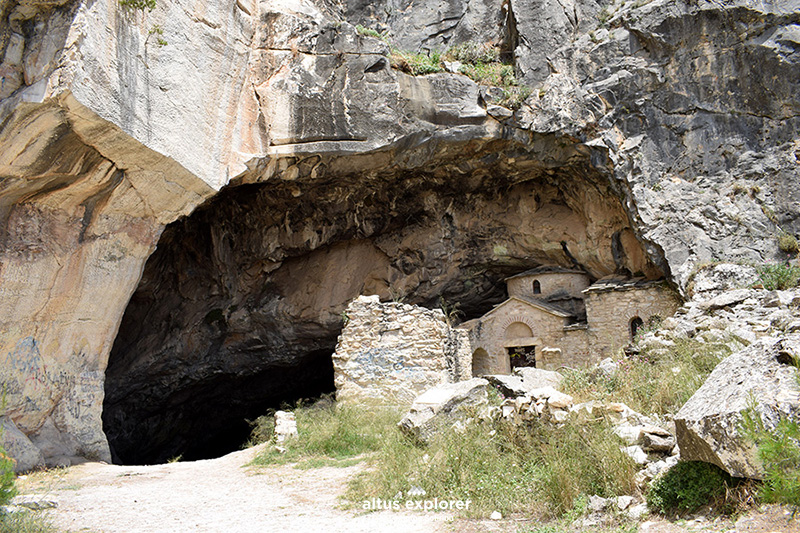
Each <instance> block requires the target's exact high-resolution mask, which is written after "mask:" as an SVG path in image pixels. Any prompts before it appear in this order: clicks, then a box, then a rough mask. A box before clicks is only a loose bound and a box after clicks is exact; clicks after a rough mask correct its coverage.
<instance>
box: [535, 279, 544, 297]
mask: <svg viewBox="0 0 800 533" xmlns="http://www.w3.org/2000/svg"><path fill="white" fill-rule="evenodd" d="M533 294H542V284H541V283H539V280H538V279H535V280H533Z"/></svg>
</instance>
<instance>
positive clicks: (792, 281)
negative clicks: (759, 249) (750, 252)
mask: <svg viewBox="0 0 800 533" xmlns="http://www.w3.org/2000/svg"><path fill="white" fill-rule="evenodd" d="M757 270H758V279H759V280H760V281H761V284H762V285H763V286H764V288H765V289H767V290H770V291H774V290H786V289H791V288H792V287H797V285H798V282H800V267H796V266H792V265H787V264H784V263H766V264H764V265H761V266H759V267H757Z"/></svg>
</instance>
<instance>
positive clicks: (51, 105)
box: [0, 0, 800, 463]
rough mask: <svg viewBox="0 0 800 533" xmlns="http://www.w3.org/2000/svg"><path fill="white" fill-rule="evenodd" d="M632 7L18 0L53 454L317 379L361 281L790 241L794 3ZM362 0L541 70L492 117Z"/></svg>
mask: <svg viewBox="0 0 800 533" xmlns="http://www.w3.org/2000/svg"><path fill="white" fill-rule="evenodd" d="M621 4H622V3H621V2H620V3H609V2H602V1H601V2H594V1H590V0H582V1H577V2H564V1H563V0H562V1H559V2H548V1H541V2H540V1H532V0H511V1H510V2H493V1H490V0H483V1H477V0H464V1H448V2H442V3H439V4H437V3H436V2H433V3H425V7H424V8H419V9H418V8H417V6H416V4H414V5H412V4H411V3H409V2H402V1H392V2H388V1H387V2H377V3H376V2H370V3H369V5H366V4H365V3H364V2H360V1H358V0H352V1H351V2H348V3H347V4H346V5H339V4H336V3H332V2H331V3H327V2H323V1H322V0H319V1H317V2H311V1H307V0H291V1H289V0H261V1H258V2H257V1H255V0H252V1H247V0H245V1H242V0H239V1H228V0H223V1H221V2H214V3H213V5H210V4H208V3H206V2H199V1H189V0H159V2H158V4H157V7H156V9H155V10H154V11H152V12H139V11H135V10H134V11H128V10H125V9H123V8H121V7H120V6H119V4H118V2H117V1H116V0H97V1H94V2H83V1H80V0H72V1H70V0H58V1H53V0H48V1H44V0H12V1H4V2H1V3H0V16H2V19H1V20H2V23H0V59H1V62H0V75H1V76H2V85H0V121H1V122H0V141H2V142H0V169H2V174H1V175H0V214H2V218H0V261H1V262H2V263H0V312H1V313H2V315H0V321H2V324H0V326H1V327H0V361H2V366H0V372H2V375H3V383H4V384H5V385H6V391H7V399H8V402H9V406H8V409H7V417H8V419H9V421H10V422H11V423H13V424H14V425H15V426H16V427H17V429H19V430H20V432H21V433H22V434H24V435H26V436H27V438H28V439H29V440H30V443H29V445H28V446H29V448H30V450H33V451H34V452H36V453H38V454H40V455H39V456H37V457H38V458H35V459H33V460H31V461H33V462H36V461H41V460H45V461H48V462H51V463H53V462H59V461H60V462H68V461H71V460H73V458H75V457H80V456H83V457H99V458H104V459H108V458H109V451H108V447H107V444H106V441H105V436H104V433H103V431H102V427H101V422H100V417H101V411H103V416H104V418H105V421H106V430H107V433H108V434H109V435H111V438H112V441H114V442H115V445H114V447H115V449H118V450H119V451H118V453H119V454H122V455H125V454H126V453H128V452H126V450H137V449H139V448H140V441H136V440H135V439H133V436H136V435H139V436H140V437H141V438H142V439H143V440H145V441H149V442H152V443H153V445H152V448H151V449H149V450H143V451H142V453H141V454H140V455H133V456H132V455H128V458H125V460H135V461H147V460H159V459H163V458H166V457H165V455H168V454H171V453H180V450H181V449H183V447H184V446H185V445H186V442H178V441H180V439H178V441H176V437H175V433H176V432H179V433H180V432H183V433H185V434H186V439H185V440H186V441H190V440H194V436H193V434H198V433H202V432H203V431H206V430H208V429H209V426H208V425H204V424H205V423H206V421H208V420H213V421H214V423H213V424H211V426H213V427H212V429H213V431H210V430H208V434H209V440H211V441H213V440H214V439H215V437H214V435H213V433H214V432H219V431H223V432H224V423H223V422H222V421H224V420H225V419H229V418H236V417H238V418H243V417H244V416H253V415H254V413H255V414H257V410H258V409H261V408H262V407H263V406H264V405H266V404H269V403H270V402H274V401H277V400H280V399H286V398H290V397H292V396H298V395H303V394H307V393H313V392H315V391H316V392H318V391H320V390H324V389H325V388H326V387H328V386H329V384H328V383H327V382H326V379H328V378H326V377H325V376H326V374H325V372H327V371H328V370H326V368H328V367H326V365H329V355H330V351H332V348H333V345H334V343H335V338H336V335H337V334H338V331H339V330H340V328H341V311H342V310H343V309H344V306H345V304H346V302H347V301H348V300H349V299H352V298H353V297H355V296H357V295H358V294H362V293H370V294H379V295H381V296H382V297H384V298H393V297H394V298H399V297H404V298H406V299H407V301H409V302H413V303H421V304H425V305H429V306H431V305H436V304H437V302H438V301H439V299H440V297H443V298H444V299H445V300H446V301H448V302H456V301H460V302H462V308H463V310H464V311H466V312H467V313H468V314H479V313H481V312H483V311H485V310H486V307H487V306H488V305H490V304H491V303H492V302H495V301H497V300H499V299H501V298H502V296H503V295H502V294H501V292H500V290H501V289H498V287H501V286H502V285H501V284H500V282H501V280H502V278H503V277H504V276H505V275H508V274H513V273H515V272H518V271H520V270H524V269H526V268H528V267H532V266H536V265H538V264H543V263H548V264H558V265H562V266H576V265H579V266H582V267H583V268H585V269H587V270H588V271H589V272H590V273H591V274H592V275H593V276H601V275H604V274H606V273H610V272H613V271H616V270H622V269H626V270H629V271H631V272H637V271H638V272H642V273H644V274H646V275H648V276H649V277H653V278H657V277H659V276H661V275H667V276H669V277H671V279H672V280H673V281H674V282H676V284H677V285H678V286H682V285H683V284H684V283H685V282H686V280H687V277H688V275H689V273H690V272H691V270H692V268H693V265H695V264H696V263H698V262H701V261H706V260H709V259H722V258H729V259H731V258H732V259H745V260H763V259H769V258H774V257H779V256H778V252H777V246H776V242H775V236H776V235H777V233H778V231H779V228H781V229H782V230H784V231H788V232H790V233H798V232H800V219H798V213H800V210H798V202H799V201H800V190H798V187H797V185H796V184H797V183H798V168H799V167H800V165H799V164H798V163H799V160H800V140H798V137H797V133H796V132H797V131H798V125H800V124H798V112H799V110H800V105H799V104H800V103H799V102H798V98H799V97H800V96H799V95H800V91H798V87H797V80H798V79H800V76H798V74H800V72H798V60H800V56H798V53H797V49H798V43H799V42H800V37H798V30H797V28H798V27H800V4H799V3H798V2H796V1H789V0H782V1H778V2H773V3H770V4H769V5H764V4H763V3H756V2H749V1H746V0H735V1H730V2H725V3H720V2H705V1H697V2H687V3H684V2H674V1H667V0H655V1H653V2H649V3H643V2H636V3H628V4H626V5H625V6H622V5H621ZM356 23H361V24H364V25H365V26H369V27H372V28H376V29H381V30H386V31H387V32H388V35H389V36H390V37H391V38H392V39H393V40H394V41H395V42H397V43H399V45H400V46H401V47H402V48H407V49H428V50H441V49H443V48H445V47H446V46H448V45H451V44H457V43H460V42H465V41H479V42H493V43H496V44H497V45H498V46H499V47H500V48H501V49H502V50H504V52H505V53H506V54H507V55H509V57H513V59H514V61H515V68H516V69H517V71H518V74H519V76H520V78H521V79H523V80H524V81H525V82H526V83H527V84H529V85H531V86H532V87H533V89H534V90H533V94H532V96H531V97H530V98H528V100H527V101H526V104H525V105H523V107H522V108H521V109H520V110H519V111H517V112H516V113H515V114H514V115H513V116H511V117H510V118H502V119H496V118H494V116H502V115H498V114H497V113H494V116H493V115H491V114H489V113H488V112H487V108H488V105H487V102H488V103H490V102H491V94H490V92H487V91H486V90H485V89H483V88H481V87H479V86H477V85H476V84H474V83H473V82H472V81H470V80H469V79H467V78H466V77H464V76H461V75H458V74H448V73H442V74H433V75H429V76H424V77H411V76H408V75H406V74H402V73H400V72H398V71H395V70H392V69H391V68H390V66H389V61H388V58H387V57H386V53H387V51H388V50H387V45H386V44H385V43H384V42H383V41H380V40H378V39H373V38H370V37H365V36H362V35H360V34H359V33H358V32H357V31H356V30H355V28H354V27H353V26H352V25H351V24H356ZM159 32H161V33H159ZM159 38H161V39H163V40H165V41H166V42H167V44H166V45H165V46H161V45H160V44H159ZM226 185H227V188H226V189H225V190H224V191H222V192H219V193H218V192H217V191H218V190H219V189H220V188H221V187H223V186H226ZM209 198H210V200H209ZM204 201H205V202H206V203H205V204H204V205H203V207H202V208H201V209H198V210H196V211H195V212H194V213H193V214H192V215H190V216H188V217H187V218H181V217H183V216H185V215H189V213H192V211H193V210H195V208H196V207H197V206H198V205H200V204H201V203H203V202H204ZM178 219H180V220H178ZM176 220H178V221H177V222H174V223H173V221H176ZM170 223H173V224H172V225H170V226H169V227H168V228H167V229H166V230H164V228H165V227H166V226H167V225H168V224H170ZM162 231H163V236H162ZM157 244H158V250H157V251H156V253H155V254H154V255H152V257H151V254H152V253H153V251H154V249H155V248H156V245H157ZM148 257H150V260H149V262H148V263H147V266H145V262H146V261H147V260H148ZM140 278H141V282H140ZM137 287H138V288H137ZM132 294H133V296H132V298H131V295H132ZM129 300H130V306H129V305H128V304H129ZM126 308H127V311H126ZM123 313H124V314H125V318H124V319H123ZM120 324H122V326H121V327H120ZM118 330H119V331H118ZM112 344H113V345H114V348H113V353H112ZM109 354H111V361H110V363H109V362H108V361H109ZM107 365H108V372H107V373H106V370H107V368H106V367H107ZM106 377H107V379H106ZM300 383H304V384H305V385H304V386H300V385H299V384H300ZM304 387H305V388H304ZM104 391H105V396H106V398H105V399H106V407H105V409H103V401H104ZM234 392H235V394H234ZM228 400H230V402H228ZM226 402H227V403H230V404H232V407H231V408H230V409H228V408H223V407H221V406H222V405H224V404H225V403H226ZM209 405H213V408H209V407H208V406H209ZM131 453H132V452H131ZM34 455H35V453H34Z"/></svg>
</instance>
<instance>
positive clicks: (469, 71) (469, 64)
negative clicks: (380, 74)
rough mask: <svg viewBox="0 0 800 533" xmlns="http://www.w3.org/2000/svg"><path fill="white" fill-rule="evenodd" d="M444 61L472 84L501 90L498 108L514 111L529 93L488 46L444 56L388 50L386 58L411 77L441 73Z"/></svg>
mask: <svg viewBox="0 0 800 533" xmlns="http://www.w3.org/2000/svg"><path fill="white" fill-rule="evenodd" d="M359 32H360V33H362V34H364V35H371V36H377V37H379V38H383V37H382V36H380V35H373V33H375V34H377V32H374V30H367V29H365V28H362V29H359ZM445 60H447V61H460V62H461V63H463V64H462V66H461V68H460V70H459V72H460V73H461V74H464V75H465V76H467V77H469V78H470V79H471V80H473V81H474V82H475V83H477V84H479V85H487V86H493V87H500V88H501V89H503V98H501V99H500V100H499V101H498V102H496V103H498V104H499V105H502V106H505V107H509V108H511V109H518V108H519V107H520V106H521V105H522V103H523V102H524V101H525V99H526V98H528V97H529V96H530V95H531V93H532V90H531V89H530V88H529V87H525V86H522V85H520V83H519V81H518V80H517V78H516V74H515V72H514V66H513V65H511V64H509V63H506V62H504V61H503V60H501V57H500V50H499V49H498V48H497V47H496V46H494V45H492V44H490V43H474V42H468V43H463V44H459V45H455V46H453V47H450V48H448V49H447V50H446V51H445V52H444V54H440V53H438V52H431V53H429V54H426V53H413V52H404V51H402V50H398V49H396V48H392V51H391V55H390V61H391V65H392V68H396V69H398V70H401V71H403V72H405V73H407V74H411V75H412V76H421V75H424V74H433V73H436V72H444V70H445V68H444V61H445Z"/></svg>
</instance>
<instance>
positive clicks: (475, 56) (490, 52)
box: [444, 42, 500, 65]
mask: <svg viewBox="0 0 800 533" xmlns="http://www.w3.org/2000/svg"><path fill="white" fill-rule="evenodd" d="M444 57H445V59H447V60H448V61H461V62H462V63H469V64H471V65H477V64H487V63H499V62H500V50H499V49H498V48H497V47H496V46H494V45H492V44H490V43H475V42H466V43H462V44H457V45H455V46H451V47H450V48H448V49H447V51H446V52H445V54H444Z"/></svg>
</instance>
